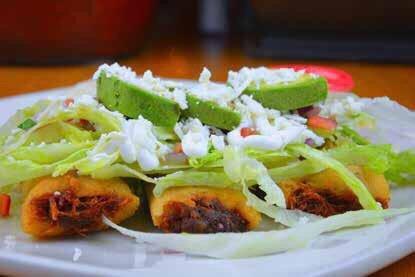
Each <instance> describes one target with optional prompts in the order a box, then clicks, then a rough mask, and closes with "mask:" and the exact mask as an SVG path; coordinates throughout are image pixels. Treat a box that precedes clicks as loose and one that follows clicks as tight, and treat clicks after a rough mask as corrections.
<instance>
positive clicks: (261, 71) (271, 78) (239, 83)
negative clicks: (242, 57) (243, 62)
mask: <svg viewBox="0 0 415 277" xmlns="http://www.w3.org/2000/svg"><path fill="white" fill-rule="evenodd" d="M304 73H305V72H304V70H299V71H295V70H294V69H292V68H280V69H269V68H266V67H257V68H248V67H243V68H242V69H241V70H239V71H238V72H235V71H229V73H228V84H230V85H231V86H232V87H233V89H234V90H235V91H237V92H238V93H241V92H242V91H244V90H245V89H246V88H247V87H248V86H250V85H254V86H256V87H257V88H258V87H259V86H260V85H261V84H267V85H274V84H279V83H284V84H286V83H289V82H293V81H296V80H298V78H300V77H301V76H303V75H304Z"/></svg>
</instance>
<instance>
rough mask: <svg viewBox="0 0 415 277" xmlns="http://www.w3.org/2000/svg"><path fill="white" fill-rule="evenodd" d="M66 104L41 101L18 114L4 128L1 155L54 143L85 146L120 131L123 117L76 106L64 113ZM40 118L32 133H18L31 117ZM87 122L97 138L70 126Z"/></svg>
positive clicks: (59, 101) (23, 131)
mask: <svg viewBox="0 0 415 277" xmlns="http://www.w3.org/2000/svg"><path fill="white" fill-rule="evenodd" d="M62 105H63V104H62V101H61V100H56V101H46V102H45V101H43V102H42V101H41V102H38V103H36V104H34V105H33V106H32V107H29V108H27V109H25V110H23V111H18V112H17V113H16V114H15V115H14V116H12V118H11V119H9V121H8V122H6V124H5V125H3V126H2V127H1V128H0V136H1V137H2V139H1V140H0V141H2V142H3V144H2V148H1V150H0V154H4V155H6V154H9V153H10V152H12V151H14V150H15V149H17V148H19V147H20V146H22V145H25V144H30V143H35V144H36V143H42V142H45V143H51V142H58V141H60V140H61V139H67V140H69V141H77V142H82V141H85V140H93V139H96V138H97V136H99V135H101V134H102V133H108V132H112V131H119V130H120V128H121V119H120V117H119V116H118V115H117V114H115V113H111V112H109V111H107V112H105V111H103V110H102V109H99V108H97V107H94V106H89V105H82V104H80V105H74V106H73V107H71V108H68V109H63V108H62ZM29 115H30V116H31V117H34V118H36V121H37V124H36V125H35V126H33V127H32V128H30V129H28V130H21V132H15V133H14V131H15V130H16V128H17V127H18V125H19V124H21V122H22V121H24V120H26V119H27V116H29ZM71 119H83V120H87V121H89V122H91V123H93V124H94V126H95V127H96V136H94V135H92V134H91V132H88V131H85V130H80V129H79V128H77V127H75V126H72V125H71V124H67V123H66V121H67V120H71Z"/></svg>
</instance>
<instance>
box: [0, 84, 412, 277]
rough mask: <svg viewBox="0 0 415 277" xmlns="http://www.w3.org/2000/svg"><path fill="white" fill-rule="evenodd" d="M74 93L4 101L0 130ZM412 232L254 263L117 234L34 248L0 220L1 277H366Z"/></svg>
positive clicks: (385, 233) (396, 198) (368, 231)
mask: <svg viewBox="0 0 415 277" xmlns="http://www.w3.org/2000/svg"><path fill="white" fill-rule="evenodd" d="M86 85H87V86H88V85H89V84H86ZM81 87H82V86H81ZM69 91H70V88H61V89H55V90H50V91H45V92H39V93H34V94H26V95H22V96H17V97H10V98H3V99H0V111H1V113H0V124H1V123H3V122H4V121H5V120H6V119H7V118H8V117H9V116H10V115H12V114H13V113H14V112H15V110H16V109H18V108H21V107H24V106H27V105H29V104H31V103H33V102H34V101H36V100H38V99H40V98H43V97H46V96H50V95H62V94H66V93H68V92H69ZM414 197H415V191H414V189H411V188H406V189H399V190H395V191H394V192H393V196H392V199H393V201H392V206H394V207H403V206H409V205H413V204H412V199H414ZM397 203H399V205H397ZM414 227H415V216H414V215H406V216H400V217H398V218H394V219H392V220H389V221H388V222H387V223H386V224H381V225H377V226H371V227H366V228H360V229H358V230H351V231H350V230H349V231H344V232H342V236H343V239H339V236H338V235H336V238H335V239H333V237H332V235H331V234H327V235H323V236H321V237H320V238H319V239H317V240H316V241H315V242H313V244H312V245H311V246H310V247H309V248H307V249H301V250H297V251H291V252H288V253H280V254H275V255H269V256H264V257H257V258H250V259H240V260H216V259H210V258H202V257H194V256H188V255H185V254H181V253H172V252H171V251H165V250H162V249H157V248H155V247H153V246H151V245H142V244H136V243H134V241H133V240H132V239H130V238H126V237H123V236H122V235H120V234H118V233H116V232H115V231H108V232H103V233H100V234H95V235H90V236H88V237H86V238H82V239H80V238H71V239H65V240H56V241H34V240H32V239H31V238H30V237H28V236H26V235H25V234H23V233H22V232H21V231H20V228H19V226H18V223H17V222H12V221H7V220H0V273H2V274H13V275H17V274H18V275H28V274H30V275H43V276H46V275H48V276H56V275H58V274H59V276H92V275H99V276H103V275H135V276H166V275H167V276H196V275H197V276H215V275H219V276H225V275H226V276H253V275H258V276H287V275H290V276H292V275H296V276H298V275H307V276H310V275H318V276H334V275H336V276H356V275H366V274H369V273H371V272H374V271H376V270H378V269H380V268H382V267H385V266H386V265H388V264H391V263H393V262H394V261H396V260H398V259H400V258H402V257H404V256H406V255H408V254H410V253H412V252H413V251H414V249H415V228H414ZM351 237H353V239H352V240H350V238H351ZM142 274H143V275H142Z"/></svg>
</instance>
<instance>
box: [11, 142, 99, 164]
mask: <svg viewBox="0 0 415 277" xmlns="http://www.w3.org/2000/svg"><path fill="white" fill-rule="evenodd" d="M93 145H94V142H89V141H87V142H83V143H76V144H75V143H51V144H44V145H32V146H22V147H19V148H18V149H16V151H13V152H12V153H10V156H11V157H13V158H14V159H16V160H29V161H32V162H34V163H37V164H41V165H42V164H51V163H55V162H58V161H60V160H63V159H65V158H66V157H68V156H69V155H70V154H72V153H74V152H77V151H79V150H81V149H85V148H90V147H91V146H93Z"/></svg>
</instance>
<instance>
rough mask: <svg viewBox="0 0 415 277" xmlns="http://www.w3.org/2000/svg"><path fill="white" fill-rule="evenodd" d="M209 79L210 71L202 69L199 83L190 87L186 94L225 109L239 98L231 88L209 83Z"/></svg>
mask: <svg viewBox="0 0 415 277" xmlns="http://www.w3.org/2000/svg"><path fill="white" fill-rule="evenodd" d="M210 78H211V73H210V71H209V70H208V69H207V68H203V71H202V73H200V77H199V83H198V84H196V85H194V86H192V87H190V88H189V90H188V93H190V94H192V95H194V96H196V97H197V98H199V99H202V100H207V101H213V102H215V103H216V104H218V105H220V106H222V107H227V106H228V105H229V103H230V102H232V101H233V100H234V99H236V98H237V97H238V96H239V94H240V93H237V92H236V91H235V90H233V89H232V88H231V87H229V86H227V85H224V84H219V83H214V82H211V81H210Z"/></svg>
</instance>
